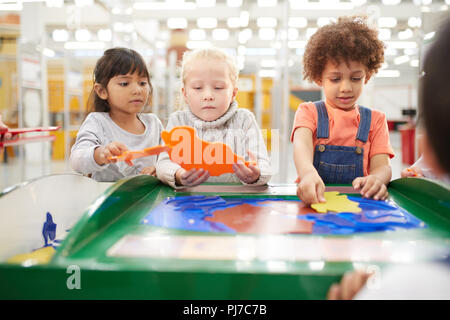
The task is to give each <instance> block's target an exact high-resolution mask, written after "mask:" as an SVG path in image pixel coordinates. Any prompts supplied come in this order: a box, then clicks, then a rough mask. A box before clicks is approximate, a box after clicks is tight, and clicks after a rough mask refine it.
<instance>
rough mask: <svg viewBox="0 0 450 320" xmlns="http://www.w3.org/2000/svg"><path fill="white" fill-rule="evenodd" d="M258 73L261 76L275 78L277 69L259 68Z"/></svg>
mask: <svg viewBox="0 0 450 320" xmlns="http://www.w3.org/2000/svg"><path fill="white" fill-rule="evenodd" d="M258 75H259V76H260V77H261V78H275V77H276V76H277V71H276V70H274V69H263V70H259V72H258Z"/></svg>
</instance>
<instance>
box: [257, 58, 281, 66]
mask: <svg viewBox="0 0 450 320" xmlns="http://www.w3.org/2000/svg"><path fill="white" fill-rule="evenodd" d="M277 65H278V62H277V60H275V59H264V60H261V62H260V66H261V68H275V67H276V66H277Z"/></svg>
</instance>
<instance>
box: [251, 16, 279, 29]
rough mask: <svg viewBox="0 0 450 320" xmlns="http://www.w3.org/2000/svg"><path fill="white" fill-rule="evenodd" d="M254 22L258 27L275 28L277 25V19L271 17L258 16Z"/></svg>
mask: <svg viewBox="0 0 450 320" xmlns="http://www.w3.org/2000/svg"><path fill="white" fill-rule="evenodd" d="M256 24H257V25H258V27H260V28H275V27H276V26H277V19H276V18H273V17H260V18H258V19H256Z"/></svg>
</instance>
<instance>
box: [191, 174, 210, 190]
mask: <svg viewBox="0 0 450 320" xmlns="http://www.w3.org/2000/svg"><path fill="white" fill-rule="evenodd" d="M208 178H209V171H207V170H205V171H204V172H203V173H202V174H201V175H200V176H198V178H197V179H196V180H194V181H193V182H192V185H193V186H196V185H199V184H201V183H203V182H205V181H206V180H208Z"/></svg>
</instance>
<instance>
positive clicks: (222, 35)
mask: <svg viewBox="0 0 450 320" xmlns="http://www.w3.org/2000/svg"><path fill="white" fill-rule="evenodd" d="M212 36H213V39H214V40H218V41H224V40H227V39H228V38H229V37H230V32H229V31H228V30H227V29H214V30H213V32H212Z"/></svg>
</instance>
